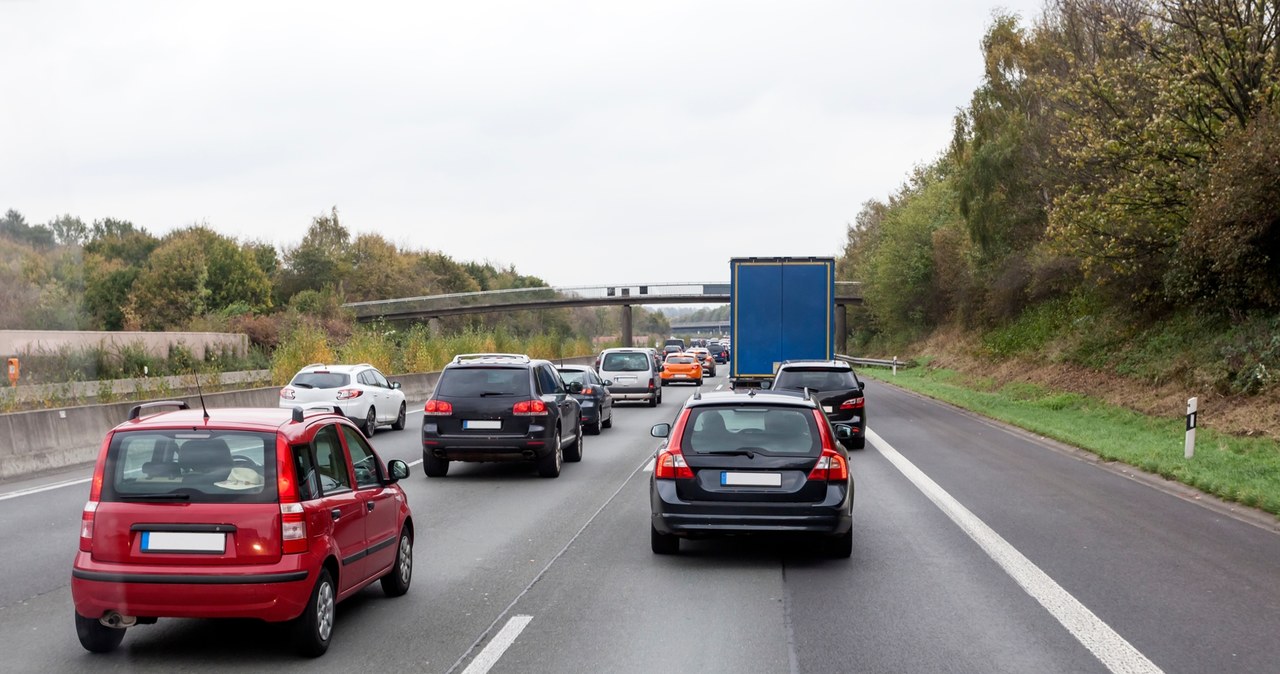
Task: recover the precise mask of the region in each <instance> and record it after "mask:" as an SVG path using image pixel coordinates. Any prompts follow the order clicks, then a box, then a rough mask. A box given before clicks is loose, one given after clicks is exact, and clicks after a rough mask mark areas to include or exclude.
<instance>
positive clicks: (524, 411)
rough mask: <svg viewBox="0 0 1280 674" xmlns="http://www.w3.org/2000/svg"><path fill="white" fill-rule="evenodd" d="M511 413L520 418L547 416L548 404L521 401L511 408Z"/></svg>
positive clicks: (538, 401) (535, 401)
mask: <svg viewBox="0 0 1280 674" xmlns="http://www.w3.org/2000/svg"><path fill="white" fill-rule="evenodd" d="M511 413H512V414H514V415H516V416H518V417H541V416H546V414H547V404H546V403H544V402H542V401H541V400H521V401H520V402H518V403H516V404H514V405H512V406H511Z"/></svg>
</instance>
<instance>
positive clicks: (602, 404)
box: [556, 365, 613, 435]
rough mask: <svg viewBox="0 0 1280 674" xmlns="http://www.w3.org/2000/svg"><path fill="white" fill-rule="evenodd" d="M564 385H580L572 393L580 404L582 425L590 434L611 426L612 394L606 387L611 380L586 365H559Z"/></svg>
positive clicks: (598, 432)
mask: <svg viewBox="0 0 1280 674" xmlns="http://www.w3.org/2000/svg"><path fill="white" fill-rule="evenodd" d="M556 369H557V370H559V372H560V378H561V379H563V380H564V383H565V384H566V385H572V384H574V383H578V384H581V385H582V391H581V392H580V393H575V394H573V397H574V398H577V399H578V404H580V405H581V406H582V427H583V428H584V429H586V431H587V432H588V433H590V434H592V435H599V434H600V429H601V428H610V427H612V426H613V396H612V395H610V394H609V389H608V388H606V387H607V386H609V385H610V384H612V383H613V382H611V381H605V380H604V379H601V378H600V375H599V374H598V373H597V372H596V371H595V370H594V369H592V368H591V367H588V366H586V365H561V366H559V367H558V368H556Z"/></svg>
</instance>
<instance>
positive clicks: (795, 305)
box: [729, 257, 836, 388]
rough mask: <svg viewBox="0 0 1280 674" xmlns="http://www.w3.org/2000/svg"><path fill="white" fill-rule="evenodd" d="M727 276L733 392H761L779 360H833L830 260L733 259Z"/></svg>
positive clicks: (833, 269) (832, 273)
mask: <svg viewBox="0 0 1280 674" xmlns="http://www.w3.org/2000/svg"><path fill="white" fill-rule="evenodd" d="M729 271H730V281H729V302H730V312H729V322H730V327H729V332H730V336H731V339H732V340H733V341H732V343H733V349H732V351H731V353H730V358H729V378H730V380H731V381H732V382H733V385H734V387H736V388H741V387H749V386H767V385H768V384H769V382H771V381H772V380H773V375H774V372H776V371H777V368H778V365H779V364H781V363H782V361H784V360H797V359H818V360H830V359H831V358H832V357H833V356H834V348H835V278H836V261H835V258H830V257H735V258H733V259H731V260H729Z"/></svg>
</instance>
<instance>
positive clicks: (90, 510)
mask: <svg viewBox="0 0 1280 674" xmlns="http://www.w3.org/2000/svg"><path fill="white" fill-rule="evenodd" d="M110 447H111V434H110V433H108V434H107V437H106V438H104V439H103V440H102V447H100V448H99V449H98V463H97V465H95V466H94V469H93V481H92V482H90V483H89V501H88V503H85V504H84V510H82V511H80V550H81V551H83V552H93V517H94V515H95V514H97V512H98V501H100V500H101V499H102V474H103V471H104V466H105V465H106V463H107V450H108V448H110Z"/></svg>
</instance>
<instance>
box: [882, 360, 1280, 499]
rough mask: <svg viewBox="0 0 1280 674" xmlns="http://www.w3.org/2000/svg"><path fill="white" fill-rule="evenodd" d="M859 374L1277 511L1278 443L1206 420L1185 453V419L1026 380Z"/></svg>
mask: <svg viewBox="0 0 1280 674" xmlns="http://www.w3.org/2000/svg"><path fill="white" fill-rule="evenodd" d="M858 373H859V375H861V376H863V377H865V378H868V379H878V380H882V381H885V382H889V383H892V384H894V385H896V386H900V387H902V388H904V389H908V390H911V391H915V392H917V393H921V394H923V395H926V396H929V397H930V398H935V399H937V400H942V401H945V402H948V403H951V404H952V405H955V406H957V407H962V408H964V409H967V410H970V411H973V412H977V413H978V414H981V415H984V416H987V417H990V418H992V419H998V420H1000V421H1003V422H1005V423H1008V424H1012V425H1014V426H1018V427H1019V428H1024V429H1026V430H1028V431H1031V432H1033V433H1036V434H1039V435H1042V436H1045V437H1049V438H1053V439H1054V440H1058V441H1060V442H1064V443H1066V444H1069V445H1073V446H1075V447H1079V448H1081V449H1084V450H1087V451H1090V452H1093V453H1094V454H1097V455H1098V456H1099V457H1101V458H1103V459H1106V460H1108V461H1119V462H1122V463H1126V464H1129V465H1131V466H1134V467H1136V468H1140V469H1142V470H1144V471H1146V472H1148V473H1154V474H1156V475H1160V476H1162V477H1164V478H1166V479H1169V480H1176V481H1178V482H1181V483H1183V484H1187V485H1190V486H1192V487H1195V488H1196V489H1199V490H1201V491H1203V492H1206V493H1209V494H1213V495H1214V496H1218V497H1220V498H1223V499H1226V500H1228V501H1235V502H1237V503H1240V504H1242V505H1246V506H1249V507H1252V508H1260V509H1262V510H1265V511H1267V512H1270V513H1272V514H1275V515H1277V516H1280V442H1276V441H1274V440H1270V439H1267V438H1245V437H1237V436H1232V435H1227V434H1224V433H1217V432H1215V431H1213V430H1211V429H1208V428H1205V427H1204V426H1201V427H1200V428H1198V429H1197V430H1196V451H1195V456H1194V457H1193V458H1191V459H1185V458H1183V440H1184V437H1185V432H1186V426H1185V420H1184V418H1183V417H1178V418H1176V419H1170V418H1160V417H1149V416H1146V415H1143V414H1139V413H1137V412H1133V411H1130V410H1127V409H1124V408H1121V407H1117V406H1115V405H1110V404H1107V403H1105V402H1102V401H1100V400H1097V399H1094V398H1090V397H1088V396H1084V395H1080V394H1077V393H1064V392H1061V391H1052V390H1049V389H1046V388H1043V387H1040V386H1037V385H1034V384H1027V383H1022V382H1018V383H1011V384H1007V385H1005V386H1003V387H997V386H996V385H995V384H994V382H992V381H991V380H990V379H987V378H981V377H969V376H967V375H965V374H963V373H960V372H956V371H952V370H945V369H933V368H927V367H916V368H910V369H899V370H898V374H897V376H893V375H892V374H891V373H890V372H889V371H888V370H877V369H875V368H869V367H868V368H860V369H859V370H858ZM869 402H870V405H871V406H872V407H874V405H875V402H874V401H869ZM1204 413H1205V410H1201V418H1202V419H1203V416H1204Z"/></svg>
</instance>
